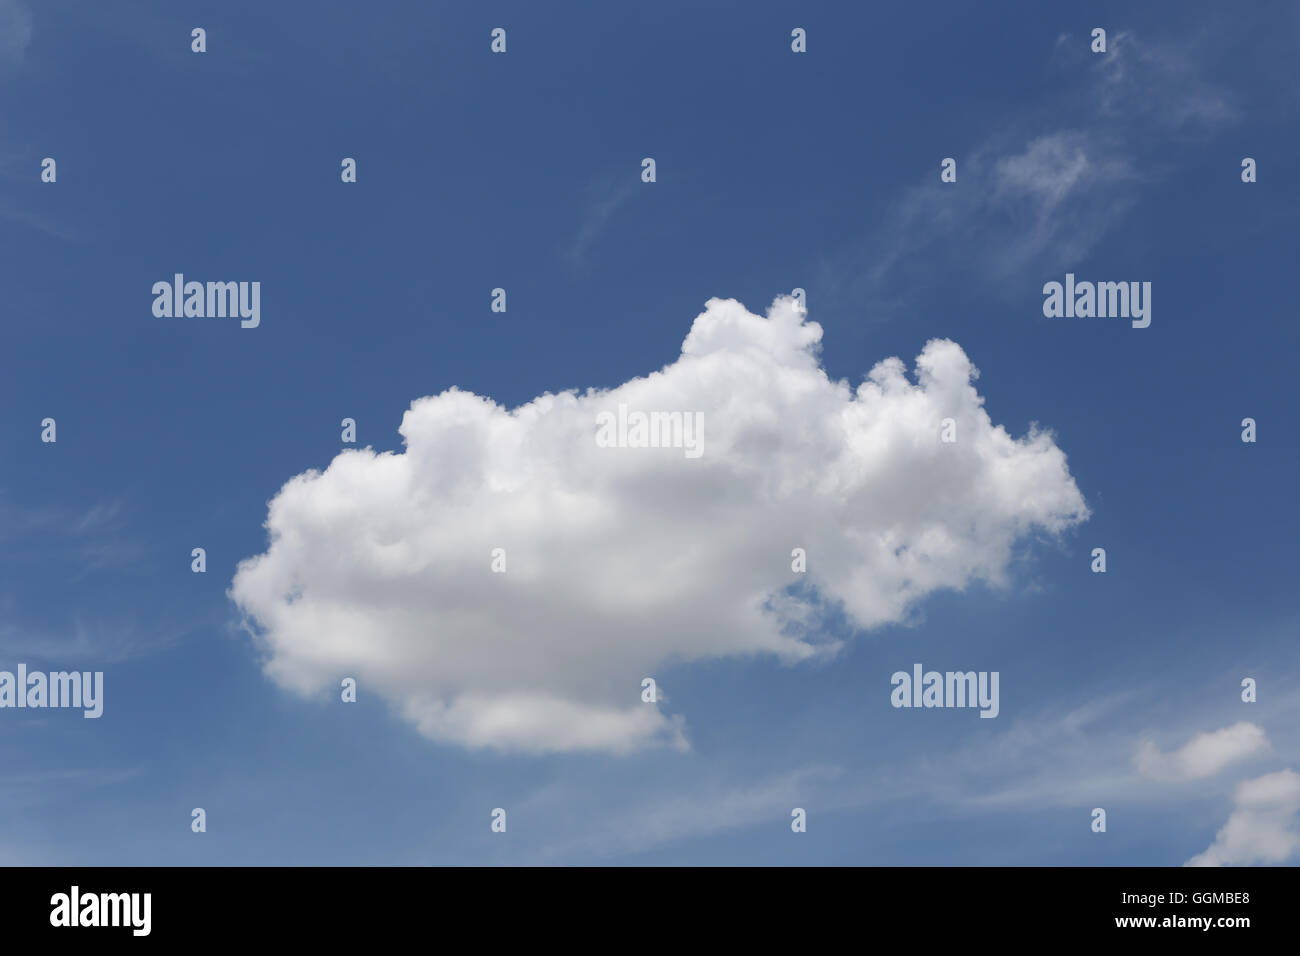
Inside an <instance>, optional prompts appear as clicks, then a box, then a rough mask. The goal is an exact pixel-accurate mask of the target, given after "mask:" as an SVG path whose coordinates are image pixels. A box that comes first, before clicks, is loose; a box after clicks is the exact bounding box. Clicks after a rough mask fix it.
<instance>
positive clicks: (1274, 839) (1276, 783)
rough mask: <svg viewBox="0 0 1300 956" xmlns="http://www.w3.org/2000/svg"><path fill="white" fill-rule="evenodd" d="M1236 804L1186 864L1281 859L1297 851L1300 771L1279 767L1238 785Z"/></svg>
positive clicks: (1245, 863)
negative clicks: (1216, 831)
mask: <svg viewBox="0 0 1300 956" xmlns="http://www.w3.org/2000/svg"><path fill="white" fill-rule="evenodd" d="M1235 802H1236V808H1235V809H1234V810H1233V811H1232V814H1231V816H1229V817H1228V822H1227V823H1226V824H1224V826H1223V829H1222V830H1220V831H1219V832H1218V834H1217V835H1216V836H1215V838H1214V842H1213V843H1211V844H1210V846H1209V847H1208V848H1207V849H1206V851H1205V852H1204V853H1200V854H1197V855H1196V856H1194V857H1192V858H1191V859H1190V860H1188V861H1187V863H1186V864H1185V865H1186V866H1249V865H1251V864H1256V863H1284V862H1286V861H1287V860H1288V859H1290V858H1291V857H1292V856H1293V855H1295V854H1296V852H1297V851H1300V833H1298V832H1297V831H1296V815H1297V814H1298V813H1300V774H1297V773H1295V772H1294V771H1292V770H1280V771H1278V772H1277V773H1270V774H1265V775H1264V776H1262V777H1256V778H1255V779H1253V780H1247V781H1245V782H1244V783H1241V784H1239V785H1238V786H1237V791H1236V794H1235Z"/></svg>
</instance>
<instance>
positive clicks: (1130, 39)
mask: <svg viewBox="0 0 1300 956" xmlns="http://www.w3.org/2000/svg"><path fill="white" fill-rule="evenodd" d="M1198 44H1199V41H1193V40H1188V39H1180V40H1174V39H1167V38H1165V39H1161V40H1160V41H1152V40H1149V39H1146V38H1139V37H1138V36H1137V35H1136V34H1135V33H1132V32H1130V31H1120V32H1118V33H1116V34H1114V35H1112V36H1111V38H1110V41H1109V49H1108V52H1107V53H1106V54H1104V55H1093V54H1091V53H1089V52H1088V38H1087V37H1082V36H1062V37H1061V38H1060V39H1058V42H1057V44H1056V50H1055V51H1054V61H1053V63H1052V64H1051V65H1052V66H1053V67H1054V68H1055V69H1056V70H1058V71H1060V72H1064V73H1065V74H1066V75H1067V76H1072V77H1076V78H1077V79H1076V80H1075V81H1074V82H1072V83H1070V84H1067V85H1066V87H1065V88H1064V89H1063V90H1062V91H1060V92H1058V93H1055V94H1052V95H1049V96H1048V97H1047V99H1046V100H1045V101H1044V102H1041V103H1039V104H1037V105H1036V106H1035V107H1032V108H1029V109H1028V110H1026V111H1024V112H1019V113H1016V114H1008V115H1004V116H1001V117H995V118H994V119H993V120H992V121H991V122H990V123H989V124H988V125H989V127H990V129H991V132H989V133H988V134H987V135H986V136H985V138H984V139H983V140H982V141H980V142H977V143H974V144H969V145H967V146H966V148H964V149H962V148H960V145H957V146H954V149H953V153H952V157H953V158H954V159H956V160H957V170H958V172H957V181H956V182H955V183H943V182H941V181H940V179H939V159H940V157H938V156H936V157H935V158H934V166H933V168H932V169H930V170H927V171H926V173H925V175H924V176H922V177H919V181H918V182H916V183H915V184H913V185H912V186H910V187H907V188H905V189H904V190H903V191H902V193H901V195H900V197H899V199H898V200H897V201H896V202H895V203H894V204H893V205H892V206H891V207H889V208H888V209H887V210H886V212H885V214H884V216H883V217H882V218H881V219H880V221H879V222H878V223H877V224H876V226H875V227H874V228H873V229H872V230H871V231H870V232H868V233H867V234H865V235H864V236H863V237H861V238H860V239H859V240H858V241H857V242H855V243H852V244H850V245H849V246H848V247H847V248H845V249H844V250H842V251H841V252H840V253H837V254H835V255H832V256H831V257H829V258H828V259H827V260H826V261H824V262H823V264H822V268H821V272H820V281H821V284H822V285H823V286H824V287H825V288H826V289H827V291H828V293H829V294H830V295H831V297H832V299H833V300H838V301H839V302H840V303H841V304H845V303H851V304H853V305H854V306H855V307H857V308H862V307H864V306H865V309H866V311H867V312H868V313H869V314H872V315H878V316H888V315H890V314H893V313H896V312H898V311H900V310H903V309H906V308H908V307H909V306H911V305H912V304H913V302H914V300H915V298H916V297H917V296H918V295H921V294H924V290H925V289H927V288H929V287H930V286H932V285H933V277H934V275H935V273H936V272H942V273H943V274H944V275H949V276H955V277H957V279H958V280H959V281H962V282H974V283H979V284H980V285H981V286H983V287H986V288H990V289H994V288H996V287H998V286H999V285H1002V284H1004V283H1005V280H1006V279H1007V278H1008V277H1013V276H1020V275H1023V273H1024V272H1025V271H1026V270H1030V269H1040V268H1041V269H1045V270H1047V271H1050V272H1055V271H1056V270H1057V269H1058V268H1059V267H1061V266H1062V265H1068V264H1071V263H1073V262H1075V261H1077V260H1079V259H1080V258H1082V257H1083V256H1086V255H1087V254H1088V253H1089V252H1090V251H1092V250H1093V249H1094V248H1095V247H1096V246H1097V244H1098V243H1099V242H1100V241H1101V240H1102V239H1103V237H1105V236H1107V235H1110V234H1112V233H1113V232H1114V231H1115V230H1116V229H1117V228H1118V227H1119V225H1120V224H1121V223H1122V222H1124V221H1125V220H1126V219H1127V218H1128V216H1129V215H1130V213H1131V210H1132V207H1133V206H1134V204H1135V203H1136V202H1137V201H1138V200H1139V198H1140V187H1142V186H1143V185H1144V184H1148V183H1149V182H1150V181H1151V180H1152V179H1153V178H1155V177H1156V176H1157V175H1158V171H1159V170H1160V169H1161V168H1162V167H1163V166H1164V165H1166V160H1165V159H1164V158H1162V155H1161V151H1162V150H1167V149H1168V148H1169V147H1170V145H1171V144H1176V143H1179V142H1186V141H1191V140H1194V139H1196V138H1199V137H1204V136H1206V135H1208V134H1210V133H1212V132H1213V131H1215V130H1217V129H1219V128H1221V127H1223V126H1224V125H1226V124H1228V123H1230V122H1232V121H1234V120H1235V119H1236V118H1237V117H1238V115H1239V109H1238V107H1237V106H1236V105H1235V103H1234V100H1233V98H1232V97H1231V96H1230V95H1229V94H1228V93H1227V92H1225V91H1224V90H1222V89H1220V88H1219V87H1218V86H1216V85H1215V84H1214V83H1213V82H1211V81H1210V80H1209V79H1207V78H1205V77H1204V76H1203V75H1202V74H1203V72H1204V67H1203V62H1204V61H1203V60H1202V59H1200V58H1198V57H1197V56H1196V55H1195V54H1194V52H1193V51H1194V49H1197V48H1199V45H1198ZM864 264H867V265H865V267H864Z"/></svg>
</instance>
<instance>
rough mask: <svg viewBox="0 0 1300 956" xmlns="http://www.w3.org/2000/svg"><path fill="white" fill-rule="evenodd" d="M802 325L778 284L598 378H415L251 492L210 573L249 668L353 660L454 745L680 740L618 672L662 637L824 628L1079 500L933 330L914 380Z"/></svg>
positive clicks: (334, 671) (994, 572) (878, 614)
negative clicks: (848, 368)
mask: <svg viewBox="0 0 1300 956" xmlns="http://www.w3.org/2000/svg"><path fill="white" fill-rule="evenodd" d="M821 333H822V330H821V327H820V326H819V325H817V324H816V323H813V322H808V321H806V320H805V319H804V317H803V316H802V315H801V314H800V313H799V311H798V310H797V308H796V307H795V305H794V304H793V302H792V301H791V300H789V299H778V300H777V302H776V303H774V305H773V307H772V309H771V310H770V311H769V314H768V317H767V318H763V317H760V316H757V315H753V314H751V313H749V312H747V311H746V310H745V308H744V307H743V306H742V305H741V304H740V303H738V302H735V301H733V300H725V301H724V300H719V299H712V300H710V301H709V302H708V303H707V305H706V308H705V311H704V312H703V313H702V314H701V315H700V316H699V317H697V318H696V320H695V323H694V325H693V327H692V328H691V331H690V334H689V335H688V336H687V337H686V340H685V342H684V343H683V345H682V354H681V356H680V358H678V359H677V361H675V362H674V363H673V364H671V365H669V366H667V367H665V368H664V369H663V370H661V371H659V372H655V373H653V374H651V375H649V376H647V377H645V378H637V379H633V380H631V381H629V382H626V383H625V384H623V385H621V386H619V387H617V388H615V389H612V390H588V391H586V392H584V393H578V392H574V391H569V392H563V393H560V394H558V395H553V394H549V393H548V394H545V395H542V396H540V397H539V398H537V399H535V400H533V401H532V402H529V403H528V404H526V405H523V406H521V407H519V408H516V409H514V410H506V409H504V408H502V407H501V406H499V405H497V404H495V403H494V402H492V401H491V400H490V399H487V398H483V397H480V396H477V395H473V394H470V393H467V392H464V391H460V390H457V389H449V390H448V391H445V392H443V393H442V394H440V395H437V396H434V397H428V398H422V399H419V400H417V401H415V402H414V403H413V404H412V405H411V407H410V409H409V410H408V411H407V413H406V415H405V416H404V417H403V420H402V424H401V428H400V432H401V434H402V436H403V439H404V441H405V451H404V452H403V453H400V454H398V453H387V452H386V453H375V452H374V451H372V450H371V449H365V450H349V451H345V452H343V453H342V454H340V455H339V456H338V457H337V458H335V459H334V461H333V462H332V463H331V464H330V465H329V467H328V468H327V469H326V470H325V471H324V472H316V471H309V472H306V473H304V474H301V475H298V476H297V477H295V478H293V479H291V480H290V481H289V482H288V483H287V484H286V485H285V486H284V487H283V488H282V489H281V490H280V492H279V494H278V495H277V496H276V497H275V498H274V500H273V501H272V502H271V504H270V509H269V515H268V518H267V528H268V531H269V533H270V546H269V549H268V551H267V552H266V553H265V554H262V555H259V556H256V557H254V558H251V559H249V560H246V561H244V562H242V563H241V565H240V567H239V569H238V571H237V572H236V575H235V578H234V581H233V583H232V585H231V592H230V593H231V596H232V598H233V599H234V600H235V602H236V603H237V605H238V606H239V607H240V609H241V610H242V611H243V613H244V614H245V616H246V619H247V621H248V623H249V625H250V628H251V629H252V630H253V631H254V633H255V634H256V635H257V637H258V640H259V642H260V644H261V647H262V648H263V650H264V652H265V654H266V662H265V668H266V672H267V673H268V674H269V675H270V676H271V677H272V678H273V679H274V680H276V681H277V682H279V683H280V684H281V685H283V686H285V687H287V688H290V689H292V690H294V691H297V692H300V693H304V694H309V693H323V692H324V691H325V690H326V689H327V688H334V689H335V690H337V688H338V682H339V680H340V679H341V678H342V677H344V676H353V677H356V678H357V679H358V682H359V685H360V688H361V690H362V692H363V693H365V692H367V691H370V692H373V693H378V694H381V695H382V696H383V697H385V698H386V699H388V700H390V701H391V702H393V703H394V704H395V705H396V706H397V707H398V708H399V709H400V712H401V713H402V714H403V715H404V716H405V717H406V718H407V719H408V720H410V721H411V722H413V723H414V724H415V725H416V726H418V728H419V729H420V731H421V732H423V733H424V734H426V735H427V736H429V737H431V738H433V739H437V740H443V741H449V742H454V743H458V744H463V745H466V746H471V747H482V746H490V747H496V748H501V749H507V750H508V749H519V750H526V751H533V752H543V751H548V750H600V751H608V752H627V751H630V750H633V749H636V748H638V747H642V746H646V745H650V744H654V743H669V744H676V745H678V746H684V736H683V723H682V720H681V719H680V718H669V717H668V716H666V715H665V714H664V713H663V712H662V710H661V708H660V707H658V706H655V705H650V704H644V703H642V702H641V700H640V682H641V679H642V678H643V677H645V676H654V674H655V670H656V668H658V667H660V666H661V665H663V664H665V663H666V662H669V661H673V662H682V661H691V660H699V659H705V658H718V657H725V656H730V655H739V654H754V653H765V654H773V655H777V656H779V657H781V658H782V659H784V660H786V661H797V660H800V659H804V658H809V657H812V656H814V655H826V654H831V653H834V650H835V645H834V644H833V643H828V642H827V641H826V640H825V639H824V638H821V637H819V632H820V631H821V628H820V627H819V620H820V616H821V613H822V612H823V611H824V610H826V609H827V607H829V606H832V605H838V606H840V607H841V608H842V610H843V611H844V613H845V614H846V615H847V617H848V619H849V621H850V622H851V623H852V624H854V625H856V626H857V627H859V628H870V627H874V626H877V625H881V624H884V623H886V622H894V621H899V620H900V619H903V618H904V616H905V614H906V612H907V610H908V609H909V607H911V606H912V605H913V604H914V603H915V602H916V601H918V600H919V599H920V598H922V597H924V596H925V595H927V594H929V593H931V592H933V591H935V590H937V589H940V588H962V587H964V586H966V585H967V584H968V583H970V582H972V581H981V580H982V581H987V582H990V583H993V584H999V583H1002V582H1003V580H1004V573H1005V568H1006V566H1007V563H1008V561H1009V560H1010V558H1011V557H1012V552H1013V548H1014V546H1015V545H1016V543H1017V541H1018V540H1020V539H1021V538H1023V537H1024V536H1026V535H1028V534H1030V533H1031V532H1033V531H1035V530H1036V529H1037V530H1043V531H1047V532H1052V533H1055V532H1060V531H1062V530H1064V529H1066V528H1068V527H1070V526H1071V525H1073V524H1075V523H1077V522H1079V521H1081V520H1083V519H1084V518H1085V517H1086V516H1087V508H1086V506H1085V504H1084V501H1083V498H1082V496H1081V495H1080V493H1079V490H1078V488H1077V487H1076V486H1075V483H1074V481H1073V479H1072V478H1071V476H1070V474H1069V470H1068V468H1067V467H1066V459H1065V455H1064V454H1063V453H1062V451H1061V450H1060V449H1059V448H1058V447H1057V446H1056V444H1055V443H1054V441H1053V439H1052V437H1051V436H1050V435H1049V434H1047V433H1045V432H1041V431H1037V430H1033V431H1031V432H1030V433H1029V434H1028V435H1027V436H1025V437H1023V438H1021V439H1018V440H1017V439H1014V438H1012V437H1011V436H1010V435H1008V434H1007V432H1006V431H1005V430H1004V429H1003V428H1002V427H1000V426H996V425H994V424H993V423H992V421H991V420H990V418H989V416H988V414H987V413H986V412H985V411H984V409H983V399H982V398H981V397H980V396H979V394H978V393H977V392H976V390H975V388H974V387H973V385H972V380H973V379H974V378H975V376H976V375H978V372H977V370H976V369H975V368H974V367H973V366H972V364H971V362H970V360H969V359H968V358H967V357H966V355H965V353H964V352H963V351H962V350H961V348H960V347H959V346H957V345H956V344H955V343H953V342H951V341H947V340H933V341H931V342H929V343H927V344H926V346H925V348H924V349H923V351H922V353H921V355H920V357H919V358H918V359H917V368H916V381H915V382H912V381H909V379H908V377H907V375H906V371H905V368H904V365H903V363H902V362H901V361H900V360H898V359H896V358H891V359H886V360H885V361H883V362H880V363H879V364H878V365H876V367H875V368H874V369H872V371H871V373H870V375H869V376H868V378H867V380H866V381H864V382H863V383H862V384H861V385H860V386H859V387H858V388H857V389H853V388H852V387H851V386H850V384H849V383H848V382H844V381H831V380H830V379H828V378H827V376H826V374H825V372H824V371H823V370H822V369H821V367H820V364H819V360H818V357H817V349H818V347H819V343H820V340H821ZM620 403H626V404H627V405H628V406H629V408H631V409H633V410H637V409H639V410H645V411H655V410H661V411H686V412H700V413H702V414H703V421H704V428H703V438H704V441H703V449H704V452H703V455H702V457H699V458H687V457H686V456H685V455H684V454H683V451H682V450H681V449H668V448H660V449H650V448H645V449H641V448H601V447H597V444H596V442H595V434H596V416H597V414H598V413H599V412H601V411H605V410H611V409H615V408H616V407H617V406H618V405H619V404H620ZM944 418H953V419H954V420H955V421H956V423H957V424H956V427H957V441H956V443H953V444H945V443H941V442H940V423H941V421H942V419H944ZM795 547H800V548H804V549H806V551H807V554H808V573H807V574H806V575H796V574H793V573H791V570H790V561H791V558H790V554H791V550H792V549H793V548H795ZM494 548H504V549H505V550H506V554H507V572H506V573H504V574H496V573H492V572H491V571H490V553H491V551H492V549H494ZM796 584H797V585H803V587H800V588H792V586H793V585H796Z"/></svg>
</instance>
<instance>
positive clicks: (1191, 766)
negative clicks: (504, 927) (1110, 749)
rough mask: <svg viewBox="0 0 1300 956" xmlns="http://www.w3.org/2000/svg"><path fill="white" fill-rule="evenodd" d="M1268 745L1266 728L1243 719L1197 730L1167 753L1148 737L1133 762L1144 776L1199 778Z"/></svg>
mask: <svg viewBox="0 0 1300 956" xmlns="http://www.w3.org/2000/svg"><path fill="white" fill-rule="evenodd" d="M1268 749H1269V744H1268V738H1267V737H1266V736H1264V731H1263V730H1262V729H1260V728H1259V727H1258V726H1256V725H1255V724H1252V723H1249V722H1247V721H1244V720H1243V721H1241V722H1239V723H1236V724H1233V725H1232V726H1231V727H1224V728H1223V729H1222V730H1216V731H1213V732H1211V733H1204V734H1197V735H1196V736H1195V737H1193V738H1192V739H1191V740H1189V741H1188V742H1187V743H1185V744H1183V746H1182V747H1180V748H1178V749H1177V750H1175V751H1172V752H1171V753H1163V752H1162V751H1161V750H1160V748H1159V747H1157V746H1156V745H1155V743H1154V742H1152V741H1150V740H1144V741H1142V742H1141V743H1139V745H1138V749H1137V753H1136V754H1134V757H1133V762H1134V765H1135V766H1136V767H1137V769H1138V772H1139V773H1140V774H1142V776H1144V777H1149V778H1151V779H1152V780H1199V779H1201V778H1202V777H1210V776H1213V775H1214V774H1216V773H1218V772H1219V771H1220V770H1222V769H1223V768H1224V767H1226V766H1228V765H1229V764H1231V763H1235V762H1236V761H1238V760H1245V759H1246V758H1247V757H1253V756H1255V755H1257V754H1260V753H1263V752H1265V751H1267V750H1268Z"/></svg>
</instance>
